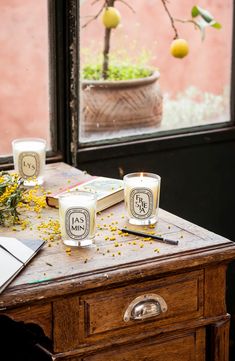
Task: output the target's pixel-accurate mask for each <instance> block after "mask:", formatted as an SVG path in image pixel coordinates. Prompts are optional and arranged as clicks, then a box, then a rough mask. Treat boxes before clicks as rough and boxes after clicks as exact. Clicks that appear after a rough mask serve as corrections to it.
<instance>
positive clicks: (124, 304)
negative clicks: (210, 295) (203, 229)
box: [54, 270, 204, 352]
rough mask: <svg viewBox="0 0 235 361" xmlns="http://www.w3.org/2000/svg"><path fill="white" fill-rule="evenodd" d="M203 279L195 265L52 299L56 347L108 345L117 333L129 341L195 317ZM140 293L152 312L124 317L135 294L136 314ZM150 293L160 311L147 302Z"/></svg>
mask: <svg viewBox="0 0 235 361" xmlns="http://www.w3.org/2000/svg"><path fill="white" fill-rule="evenodd" d="M203 282H204V272H203V270H200V271H193V272H189V273H184V274H180V275H177V276H169V277H165V278H160V279H156V280H151V281H144V280H143V281H142V282H138V283H135V284H132V285H127V286H123V287H118V288H113V289H106V290H103V291H99V292H93V293H89V294H85V295H82V296H80V297H79V295H74V296H71V297H68V298H64V299H61V300H60V301H57V302H56V303H55V304H54V346H55V351H56V352H63V351H66V350H71V349H76V348H79V347H80V346H81V345H87V346H88V345H90V344H93V343H99V344H100V343H101V342H102V343H103V344H107V343H108V342H110V339H111V340H112V342H113V343H115V341H118V340H120V338H121V339H123V340H124V339H125V341H128V340H130V339H131V338H132V339H133V337H139V335H141V334H143V332H147V331H149V332H150V333H152V334H155V333H160V332H162V331H161V327H165V326H166V327H167V328H168V331H169V330H171V327H172V329H174V325H173V324H175V323H177V322H181V321H185V320H190V319H196V318H198V317H200V316H201V315H202V314H203ZM145 295H147V296H149V295H150V296H151V297H150V299H149V300H148V299H147V301H149V302H148V303H147V304H145V302H144V311H145V312H143V313H144V316H149V315H150V316H151V317H146V318H144V319H143V320H133V319H131V318H130V319H129V320H127V319H125V320H124V317H125V312H126V310H127V309H128V307H130V308H132V306H133V301H135V300H136V299H137V305H136V308H135V311H136V314H137V316H138V315H141V312H142V311H143V307H142V306H143V304H139V303H138V300H139V297H144V296H145ZM153 295H154V296H156V297H158V298H157V300H160V301H161V300H163V301H164V305H165V308H164V307H163V309H162V310H160V312H156V311H159V309H158V307H157V306H158V303H157V302H156V303H155V304H154V305H152V300H153ZM154 302H155V301H154ZM160 303H161V302H160ZM139 306H140V308H139ZM145 306H146V307H145ZM134 307H135V305H134ZM161 307H162V304H161Z"/></svg>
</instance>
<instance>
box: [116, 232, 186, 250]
mask: <svg viewBox="0 0 235 361" xmlns="http://www.w3.org/2000/svg"><path fill="white" fill-rule="evenodd" d="M120 231H122V232H126V233H130V234H134V235H136V236H141V237H151V238H153V239H156V240H157V241H159V242H163V243H167V244H173V245H175V246H177V245H178V243H179V241H175V240H173V239H168V238H165V237H160V236H155V235H152V234H149V233H144V232H139V231H134V230H132V229H127V228H121V229H120Z"/></svg>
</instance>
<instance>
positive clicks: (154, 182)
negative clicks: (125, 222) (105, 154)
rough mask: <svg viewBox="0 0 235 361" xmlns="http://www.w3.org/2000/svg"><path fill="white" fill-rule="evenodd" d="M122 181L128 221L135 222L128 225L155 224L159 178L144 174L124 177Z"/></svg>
mask: <svg viewBox="0 0 235 361" xmlns="http://www.w3.org/2000/svg"><path fill="white" fill-rule="evenodd" d="M124 180H125V206H126V210H127V212H128V215H129V217H130V219H136V220H137V221H136V222H135V221H133V222H131V221H130V220H129V221H130V223H134V224H152V223H155V222H156V220H157V218H156V216H157V211H158V206H159V195H160V177H159V176H155V177H153V176H151V175H148V173H144V174H143V175H141V174H140V175H138V174H137V175H136V176H135V175H133V176H130V177H128V176H127V177H124ZM138 220H139V222H138ZM151 220H152V221H151Z"/></svg>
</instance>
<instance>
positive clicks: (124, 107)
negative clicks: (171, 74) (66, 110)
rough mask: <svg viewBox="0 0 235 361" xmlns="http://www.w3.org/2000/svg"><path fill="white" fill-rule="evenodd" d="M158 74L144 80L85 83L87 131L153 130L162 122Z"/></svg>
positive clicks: (82, 99) (83, 115)
mask: <svg viewBox="0 0 235 361" xmlns="http://www.w3.org/2000/svg"><path fill="white" fill-rule="evenodd" d="M159 77H160V74H159V73H158V72H154V73H153V74H152V75H151V76H149V77H147V78H142V79H132V80H121V81H107V80H106V81H100V80H99V81H98V80H97V81H89V80H84V81H83V82H82V92H81V94H82V98H81V101H82V118H83V122H82V124H83V130H84V131H85V132H98V131H110V130H115V129H117V130H120V129H127V128H133V127H135V128H136V127H149V126H153V125H156V124H158V123H159V122H160V121H161V119H162V94H161V91H160V87H159V82H158V79H159Z"/></svg>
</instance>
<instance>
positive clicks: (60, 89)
mask: <svg viewBox="0 0 235 361" xmlns="http://www.w3.org/2000/svg"><path fill="white" fill-rule="evenodd" d="M48 19H49V44H50V46H49V59H50V61H49V67H50V98H51V99H50V109H51V140H52V151H50V152H48V153H47V162H48V163H51V162H56V161H65V162H67V163H69V164H72V165H74V166H76V167H79V165H80V164H82V163H84V162H93V161H95V160H97V159H99V160H100V159H112V158H115V157H119V156H125V155H126V154H129V155H130V154H133V155H137V154H140V153H141V154H143V153H148V152H151V151H154V150H157V151H163V150H167V149H176V148H182V147H190V146H192V145H198V146H200V145H202V144H209V143H218V142H226V141H231V140H235V117H234V115H235V25H234V24H235V21H234V19H235V0H234V1H233V29H232V62H231V91H230V114H231V120H229V121H228V122H224V123H220V124H215V125H205V126H200V127H193V128H185V129H177V130H172V131H166V132H162V133H160V132H159V134H158V135H156V134H154V135H153V137H149V136H148V137H147V136H143V138H142V139H123V140H122V139H120V140H118V141H117V142H112V140H109V141H108V142H103V143H102V142H100V143H94V144H83V145H81V144H79V106H80V101H79V65H80V64H79V36H78V34H79V0H66V1H65V0H48ZM108 150H109V151H108ZM12 167H13V161H12V157H5V158H0V168H1V169H9V168H12Z"/></svg>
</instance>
